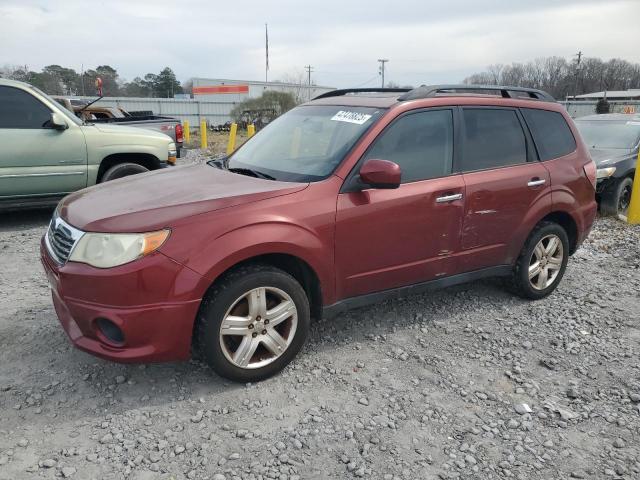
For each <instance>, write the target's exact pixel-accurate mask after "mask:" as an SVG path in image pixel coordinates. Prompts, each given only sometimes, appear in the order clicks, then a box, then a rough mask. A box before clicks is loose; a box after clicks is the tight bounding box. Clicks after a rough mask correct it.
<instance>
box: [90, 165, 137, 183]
mask: <svg viewBox="0 0 640 480" xmlns="http://www.w3.org/2000/svg"><path fill="white" fill-rule="evenodd" d="M148 171H149V169H148V168H147V167H144V166H142V165H139V164H137V163H130V162H127V163H119V164H117V165H114V166H113V167H111V168H110V169H109V170H107V171H106V172H104V174H103V175H102V178H101V179H100V183H103V182H108V181H109V180H116V179H117V178H123V177H128V176H129V175H137V174H138V173H144V172H148Z"/></svg>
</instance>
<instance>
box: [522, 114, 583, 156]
mask: <svg viewBox="0 0 640 480" xmlns="http://www.w3.org/2000/svg"><path fill="white" fill-rule="evenodd" d="M522 115H524V119H525V120H526V122H527V125H529V130H531V135H532V136H533V141H534V142H535V143H536V148H537V149H538V155H539V156H540V160H550V159H552V158H558V157H562V156H563V155H567V154H568V153H571V152H573V151H574V150H575V149H576V140H575V139H574V138H573V134H572V133H571V129H570V128H569V125H567V122H566V121H565V119H564V117H563V116H562V115H561V114H560V113H558V112H549V111H547V110H534V109H532V108H523V109H522Z"/></svg>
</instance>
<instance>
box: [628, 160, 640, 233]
mask: <svg viewBox="0 0 640 480" xmlns="http://www.w3.org/2000/svg"><path fill="white" fill-rule="evenodd" d="M627 222H628V223H629V224H631V225H638V224H640V152H638V160H637V161H636V174H635V177H634V180H633V187H632V188H631V203H630V204H629V212H628V213H627Z"/></svg>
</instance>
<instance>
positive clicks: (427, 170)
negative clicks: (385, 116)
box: [366, 110, 453, 183]
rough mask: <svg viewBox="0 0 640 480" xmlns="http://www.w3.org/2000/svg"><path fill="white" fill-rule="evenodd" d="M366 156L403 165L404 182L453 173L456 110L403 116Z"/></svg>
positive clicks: (388, 129) (378, 139)
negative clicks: (454, 118) (453, 112)
mask: <svg viewBox="0 0 640 480" xmlns="http://www.w3.org/2000/svg"><path fill="white" fill-rule="evenodd" d="M366 158H367V159H369V158H378V159H382V160H391V161H392V162H395V163H397V164H398V165H400V169H401V170H402V183H407V182H415V181H416V180H425V179H428V178H436V177H442V176H444V175H449V174H450V173H451V163H452V160H453V114H452V113H451V110H432V111H426V112H419V113H413V114H411V115H405V116H404V117H401V118H399V119H398V120H396V121H395V122H393V124H392V125H391V126H390V127H389V128H387V129H386V130H385V131H384V132H382V134H381V135H380V136H379V137H378V138H377V139H376V140H375V142H374V144H373V147H372V148H371V149H370V150H369V151H368V152H367V154H366Z"/></svg>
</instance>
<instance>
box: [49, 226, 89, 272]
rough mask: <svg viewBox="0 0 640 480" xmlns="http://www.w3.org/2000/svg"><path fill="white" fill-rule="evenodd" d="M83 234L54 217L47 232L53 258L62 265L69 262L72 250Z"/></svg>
mask: <svg viewBox="0 0 640 480" xmlns="http://www.w3.org/2000/svg"><path fill="white" fill-rule="evenodd" d="M82 234H83V232H81V231H80V230H78V229H76V228H73V227H72V226H71V225H69V224H68V223H66V222H65V221H64V220H62V219H61V218H60V217H55V216H54V217H53V218H52V219H51V223H50V224H49V230H48V231H47V237H46V240H47V241H46V244H47V250H48V251H49V254H50V255H51V257H52V258H53V259H54V260H55V261H56V262H57V263H59V264H60V265H62V264H64V263H66V262H67V260H69V255H71V250H73V247H74V246H75V244H76V242H77V241H78V240H79V239H80V237H81V236H82Z"/></svg>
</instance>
